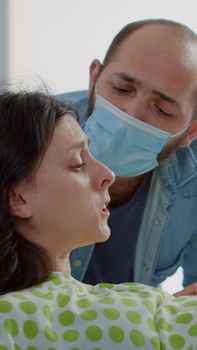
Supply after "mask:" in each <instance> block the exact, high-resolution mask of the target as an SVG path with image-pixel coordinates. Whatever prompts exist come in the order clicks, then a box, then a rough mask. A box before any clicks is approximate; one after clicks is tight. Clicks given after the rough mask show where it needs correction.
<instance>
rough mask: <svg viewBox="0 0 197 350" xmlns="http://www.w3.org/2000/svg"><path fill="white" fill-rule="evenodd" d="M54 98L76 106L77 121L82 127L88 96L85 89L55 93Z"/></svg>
mask: <svg viewBox="0 0 197 350" xmlns="http://www.w3.org/2000/svg"><path fill="white" fill-rule="evenodd" d="M56 98H58V99H59V100H61V101H63V102H71V103H74V104H75V105H76V106H77V110H78V116H77V121H78V123H79V124H80V126H81V127H82V128H83V127H84V125H85V121H86V111H87V105H88V96H87V91H86V90H81V91H72V92H65V93H62V94H59V95H56Z"/></svg>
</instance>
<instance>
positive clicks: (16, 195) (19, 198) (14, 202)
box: [9, 186, 32, 219]
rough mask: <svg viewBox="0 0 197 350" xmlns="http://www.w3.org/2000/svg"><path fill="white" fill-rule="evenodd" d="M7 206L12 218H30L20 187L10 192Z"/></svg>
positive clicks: (29, 211)
mask: <svg viewBox="0 0 197 350" xmlns="http://www.w3.org/2000/svg"><path fill="white" fill-rule="evenodd" d="M9 204H10V210H11V214H12V215H13V216H15V217H17V218H21V219H29V218H30V217H31V216H32V212H31V208H30V206H29V204H28V201H27V200H26V197H25V193H24V192H23V190H22V189H21V187H20V186H19V187H17V188H16V189H14V190H12V191H11V193H10V198H9Z"/></svg>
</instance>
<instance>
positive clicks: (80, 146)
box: [66, 137, 90, 152]
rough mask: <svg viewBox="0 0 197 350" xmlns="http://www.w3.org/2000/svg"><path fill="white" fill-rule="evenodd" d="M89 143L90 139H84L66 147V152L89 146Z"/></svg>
mask: <svg viewBox="0 0 197 350" xmlns="http://www.w3.org/2000/svg"><path fill="white" fill-rule="evenodd" d="M89 143H90V139H89V138H87V137H86V138H85V140H82V141H79V142H75V143H74V144H72V146H70V147H68V148H67V149H66V152H69V151H71V150H72V149H81V148H83V147H84V146H85V145H86V144H88V145H89Z"/></svg>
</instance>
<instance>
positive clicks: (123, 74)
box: [114, 72, 181, 109]
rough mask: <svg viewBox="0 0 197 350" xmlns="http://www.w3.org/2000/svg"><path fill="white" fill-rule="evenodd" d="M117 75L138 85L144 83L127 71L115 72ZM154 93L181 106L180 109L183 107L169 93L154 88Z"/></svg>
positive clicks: (178, 106)
mask: <svg viewBox="0 0 197 350" xmlns="http://www.w3.org/2000/svg"><path fill="white" fill-rule="evenodd" d="M116 76H117V77H119V78H121V79H123V80H125V81H126V82H128V83H134V84H137V85H138V86H141V87H143V84H142V82H141V81H140V80H138V79H136V78H134V77H132V76H130V75H128V74H126V73H123V72H120V73H115V74H114V77H116ZM152 93H153V94H155V95H157V96H159V97H160V98H161V99H162V100H164V101H166V102H168V103H171V104H173V105H174V106H176V107H177V108H179V109H180V108H181V107H180V105H179V103H178V102H177V101H176V100H175V99H174V98H173V97H171V96H168V95H166V94H164V93H163V92H161V91H158V90H152Z"/></svg>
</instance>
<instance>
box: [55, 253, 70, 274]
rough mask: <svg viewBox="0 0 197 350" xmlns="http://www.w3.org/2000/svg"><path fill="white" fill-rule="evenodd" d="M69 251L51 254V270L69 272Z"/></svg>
mask: <svg viewBox="0 0 197 350" xmlns="http://www.w3.org/2000/svg"><path fill="white" fill-rule="evenodd" d="M69 255H70V254H69V253H67V254H62V253H61V254H60V255H56V256H52V261H53V270H54V271H56V272H64V273H69V274H70V273H71V268H70V260H69Z"/></svg>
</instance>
